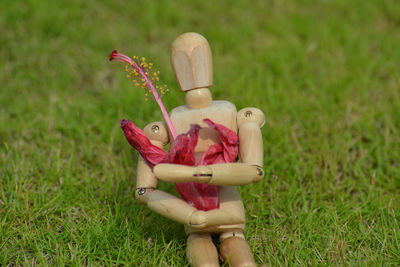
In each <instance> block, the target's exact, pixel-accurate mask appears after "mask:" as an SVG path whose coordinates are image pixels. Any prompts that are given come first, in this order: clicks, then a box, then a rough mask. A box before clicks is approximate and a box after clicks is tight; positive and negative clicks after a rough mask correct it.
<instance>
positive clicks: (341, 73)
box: [0, 0, 400, 266]
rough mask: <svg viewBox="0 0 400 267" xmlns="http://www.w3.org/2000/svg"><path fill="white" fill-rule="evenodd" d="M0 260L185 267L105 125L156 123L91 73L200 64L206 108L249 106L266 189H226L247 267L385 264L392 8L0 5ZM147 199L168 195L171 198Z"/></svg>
mask: <svg viewBox="0 0 400 267" xmlns="http://www.w3.org/2000/svg"><path fill="white" fill-rule="evenodd" d="M0 10H1V11H0V14H1V15H0V85H1V87H0V88H1V89H0V251H1V253H0V264H1V265H6V264H10V265H140V266H185V265H187V263H186V260H185V243H186V237H185V234H184V232H183V227H182V226H181V225H178V224H175V223H171V222H170V221H168V220H166V219H164V218H162V217H160V216H158V215H156V214H154V213H152V212H150V211H149V210H148V209H147V208H146V207H144V206H141V205H140V204H138V202H136V201H135V200H134V188H135V185H134V183H133V179H132V177H133V176H134V175H135V167H136V159H137V155H136V153H134V152H133V150H132V149H131V148H130V147H129V145H128V143H127V142H126V140H125V139H124V137H123V134H122V131H121V130H120V129H119V119H122V118H127V119H131V120H133V121H134V122H135V123H136V124H137V125H138V126H140V127H144V126H145V125H146V124H147V123H149V122H152V121H155V120H160V119H161V118H162V116H161V112H160V111H159V109H158V107H157V106H156V103H155V102H144V92H143V91H142V90H141V89H138V88H135V87H134V86H133V84H132V82H131V81H130V80H129V79H127V78H126V77H125V75H126V73H125V72H124V70H123V69H124V68H123V66H122V65H121V64H119V63H115V62H112V63H110V62H109V61H108V55H109V53H110V52H111V51H112V50H114V49H117V50H118V51H120V52H122V53H126V54H128V55H131V56H133V55H138V56H144V57H146V58H147V59H148V60H149V61H151V62H153V63H154V66H155V68H157V69H158V70H160V71H161V76H160V79H161V81H162V82H163V83H165V84H167V85H168V87H169V88H170V92H169V93H168V94H167V95H165V97H164V98H163V100H164V103H165V105H166V107H167V109H169V110H170V109H172V108H173V107H175V106H178V105H182V104H184V94H183V93H181V92H180V91H179V90H178V87H177V83H176V81H175V78H174V75H173V72H172V70H171V67H170V63H169V53H170V44H171V42H172V41H173V40H174V39H175V38H176V37H177V36H178V35H180V34H181V33H183V32H187V31H195V32H199V33H201V34H202V35H204V36H205V37H206V38H207V39H208V40H209V42H210V45H211V48H212V51H213V55H214V70H215V76H214V80H215V83H214V87H213V88H212V92H213V96H214V99H225V100H228V101H231V102H233V103H235V104H236V106H237V108H238V109H241V108H243V107H246V106H255V107H258V108H260V109H262V110H263V111H264V113H265V115H266V118H267V122H266V125H265V126H264V128H263V136H264V146H265V171H266V178H265V179H264V180H263V181H262V182H260V183H258V184H255V185H249V186H244V187H241V188H240V192H241V194H242V197H243V199H244V202H245V206H246V208H247V210H246V212H247V218H248V227H247V231H246V236H247V240H248V242H249V244H250V246H251V248H252V250H253V252H254V254H255V258H256V261H257V262H258V263H266V264H269V265H272V266H276V265H382V264H393V265H398V264H400V233H399V231H400V230H399V229H400V227H399V216H400V211H399V208H400V203H399V194H400V163H399V162H400V140H399V135H400V132H399V129H400V90H399V87H400V76H399V73H400V49H399V47H400V2H399V1H396V0H382V1H378V0H376V1H374V0H371V1H365V0H364V1H362V0H356V1H345V0H330V1H328V0H325V1H322V0H321V1H316V0H315V1H306V0H304V1H286V0H285V1H278V0H269V1H240V0H237V1H218V2H217V1H201V0H198V1H163V0H161V1H121V0H114V1H93V0H88V1H77V0H70V1H62V0H59V1H38V0H36V1H35V0H27V1H11V0H4V1H1V2H0ZM160 188H161V189H163V190H166V191H169V192H173V191H174V189H173V186H172V185H169V184H161V185H160Z"/></svg>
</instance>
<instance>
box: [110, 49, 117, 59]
mask: <svg viewBox="0 0 400 267" xmlns="http://www.w3.org/2000/svg"><path fill="white" fill-rule="evenodd" d="M117 54H118V52H117V50H113V51H112V52H111V54H110V57H109V59H110V61H111V60H113V59H114V57H115V56H116V55H117Z"/></svg>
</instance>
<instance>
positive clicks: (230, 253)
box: [219, 230, 257, 267]
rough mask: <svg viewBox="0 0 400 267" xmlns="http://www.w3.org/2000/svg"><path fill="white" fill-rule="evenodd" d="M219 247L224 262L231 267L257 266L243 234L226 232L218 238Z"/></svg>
mask: <svg viewBox="0 0 400 267" xmlns="http://www.w3.org/2000/svg"><path fill="white" fill-rule="evenodd" d="M220 242H221V246H220V249H219V252H220V254H221V256H222V258H223V259H224V261H225V262H229V263H230V266H232V267H253V266H257V264H256V263H255V261H254V258H253V254H252V252H251V249H250V247H249V245H248V244H247V242H246V240H245V239H244V235H243V232H242V231H240V230H236V231H232V232H226V233H223V234H221V236H220Z"/></svg>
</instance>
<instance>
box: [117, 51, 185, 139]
mask: <svg viewBox="0 0 400 267" xmlns="http://www.w3.org/2000/svg"><path fill="white" fill-rule="evenodd" d="M110 60H117V61H121V62H126V63H128V64H130V65H131V66H132V67H133V68H134V69H135V70H136V71H138V72H139V74H140V75H141V76H142V77H143V79H144V80H145V81H146V84H147V86H149V88H150V90H151V92H152V94H153V95H154V98H155V100H156V102H157V104H158V106H159V107H160V109H161V112H162V114H163V116H164V119H165V121H166V122H167V125H168V128H169V130H170V131H171V134H172V137H173V138H174V140H175V139H176V137H177V134H176V131H175V128H174V126H173V125H172V121H171V118H170V117H169V115H168V112H167V110H166V109H165V106H164V104H163V102H162V101H161V97H160V95H159V94H158V92H157V89H156V88H155V87H154V84H153V83H152V82H151V81H150V79H149V77H148V76H147V75H146V74H145V73H144V71H143V69H142V68H141V67H139V66H138V64H137V63H136V62H135V61H134V60H132V59H131V58H130V57H128V56H126V55H124V54H120V53H118V52H117V51H115V50H114V51H112V52H111V55H110Z"/></svg>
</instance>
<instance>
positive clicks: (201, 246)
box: [186, 234, 219, 267]
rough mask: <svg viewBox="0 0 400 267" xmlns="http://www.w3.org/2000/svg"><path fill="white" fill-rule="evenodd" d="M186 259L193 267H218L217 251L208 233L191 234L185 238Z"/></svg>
mask: <svg viewBox="0 0 400 267" xmlns="http://www.w3.org/2000/svg"><path fill="white" fill-rule="evenodd" d="M186 253H187V259H188V261H189V263H190V266H193V267H218V266H219V262H218V252H217V249H216V247H215V246H214V244H213V242H212V239H211V236H210V234H191V235H189V237H188V239H187V251H186Z"/></svg>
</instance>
